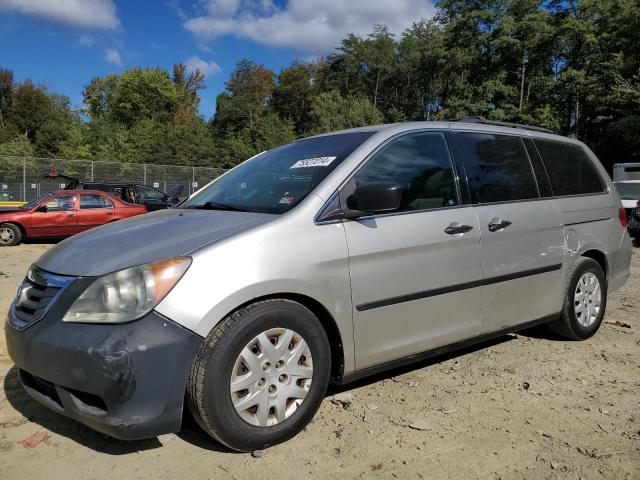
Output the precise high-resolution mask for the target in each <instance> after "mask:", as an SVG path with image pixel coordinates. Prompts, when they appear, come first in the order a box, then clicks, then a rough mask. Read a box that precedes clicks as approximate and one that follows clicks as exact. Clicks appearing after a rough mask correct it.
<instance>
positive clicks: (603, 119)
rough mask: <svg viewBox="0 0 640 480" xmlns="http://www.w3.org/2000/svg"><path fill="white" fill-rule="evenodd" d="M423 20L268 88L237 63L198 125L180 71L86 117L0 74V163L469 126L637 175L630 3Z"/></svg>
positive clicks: (227, 162)
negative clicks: (375, 127)
mask: <svg viewBox="0 0 640 480" xmlns="http://www.w3.org/2000/svg"><path fill="white" fill-rule="evenodd" d="M436 10H437V12H436V16H435V17H434V18H432V19H422V20H420V21H418V22H416V23H414V24H413V25H412V26H411V27H410V28H408V29H406V30H405V31H404V32H391V31H389V29H388V28H387V27H386V26H384V25H376V26H374V27H373V29H372V32H371V34H369V35H367V36H364V37H360V36H357V35H354V34H350V35H347V36H346V37H345V38H344V39H343V40H342V41H341V42H340V44H339V45H338V46H337V49H336V51H335V53H333V54H332V55H330V56H328V57H327V58H321V59H319V60H317V61H315V62H308V63H304V62H293V63H292V65H291V66H289V67H287V68H284V69H282V70H281V71H280V73H279V74H277V75H276V74H275V73H274V72H272V71H271V70H269V69H268V68H266V67H264V66H262V65H259V64H257V63H254V62H252V61H249V60H242V61H240V62H238V63H237V65H236V68H235V70H234V71H233V72H232V73H231V74H230V75H229V78H228V80H227V82H226V89H225V91H224V92H222V93H220V94H219V95H218V98H217V105H216V111H215V113H214V114H213V115H212V117H211V118H210V119H209V121H207V122H206V121H205V120H204V119H203V118H202V117H201V116H199V115H198V108H199V105H200V95H199V94H200V91H201V90H202V89H203V88H204V77H203V75H202V74H201V73H200V72H198V71H195V72H189V73H188V72H187V70H186V67H185V66H184V65H175V66H174V67H173V69H172V71H171V72H168V71H165V70H163V69H160V68H134V69H131V70H127V71H125V72H123V73H122V74H110V75H106V76H104V77H98V78H94V79H93V80H92V81H91V82H90V83H89V84H88V85H87V86H86V87H85V89H84V92H83V94H84V105H85V107H86V109H85V111H84V112H83V113H84V114H85V115H86V117H81V116H80V115H79V114H78V113H77V112H74V111H73V110H72V109H71V108H70V106H69V101H68V99H66V98H65V97H61V96H58V95H54V94H51V93H49V92H47V90H46V89H45V88H44V87H41V86H37V85H34V84H33V83H32V82H30V81H26V82H22V83H15V82H14V80H13V73H12V72H11V71H10V70H6V69H0V150H1V151H12V152H15V151H25V152H28V154H37V155H43V156H59V157H66V158H70V157H85V158H89V157H92V158H95V159H101V160H121V161H126V162H156V163H179V164H187V165H189V164H190V165H202V166H218V167H230V166H233V165H235V164H237V163H238V162H240V161H242V160H244V159H246V158H248V157H250V156H252V155H254V154H255V153H258V152H260V151H262V150H265V149H268V148H271V147H274V146H276V145H279V144H282V143H286V142H289V141H292V140H294V139H295V138H298V137H302V136H306V135H310V134H315V133H323V132H327V131H331V130H339V129H345V128H351V127H357V126H362V125H369V124H375V123H382V122H398V121H411V120H436V119H451V118H456V117H461V116H465V115H483V116H486V117H488V118H491V119H496V120H502V121H514V122H521V123H528V124H532V125H539V126H543V127H546V128H549V129H551V130H553V131H555V132H558V133H560V134H564V135H570V136H573V137H577V138H579V139H581V140H583V141H585V142H586V143H588V144H589V145H590V146H591V147H592V148H593V149H594V150H595V151H596V153H597V154H598V155H599V156H600V158H601V160H603V163H605V165H607V166H610V165H611V164H612V163H613V162H621V161H631V160H639V158H638V156H639V155H640V153H639V152H640V54H639V53H638V52H640V35H639V34H638V32H640V3H638V1H637V0H439V1H437V2H436ZM394 33H395V34H396V35H397V36H395V35H394Z"/></svg>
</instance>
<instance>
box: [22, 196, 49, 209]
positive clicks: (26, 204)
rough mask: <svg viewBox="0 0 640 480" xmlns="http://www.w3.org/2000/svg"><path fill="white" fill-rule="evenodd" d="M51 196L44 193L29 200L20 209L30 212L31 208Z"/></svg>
mask: <svg viewBox="0 0 640 480" xmlns="http://www.w3.org/2000/svg"><path fill="white" fill-rule="evenodd" d="M50 196H51V194H50V193H45V194H43V195H40V196H39V197H38V198H35V199H33V200H31V201H30V202H28V203H25V204H24V205H23V206H22V207H20V208H23V209H25V210H31V209H32V208H33V207H35V206H36V205H38V204H39V203H40V202H42V201H44V200H45V199H47V198H49V197H50Z"/></svg>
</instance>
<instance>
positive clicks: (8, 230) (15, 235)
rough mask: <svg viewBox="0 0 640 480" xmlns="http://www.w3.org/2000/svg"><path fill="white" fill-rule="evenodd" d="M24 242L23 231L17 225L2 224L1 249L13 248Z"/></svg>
mask: <svg viewBox="0 0 640 480" xmlns="http://www.w3.org/2000/svg"><path fill="white" fill-rule="evenodd" d="M21 240H22V231H21V230H20V227H18V226H17V225H16V224H15V223H0V247H13V246H14V245H18V244H19V243H20V241H21Z"/></svg>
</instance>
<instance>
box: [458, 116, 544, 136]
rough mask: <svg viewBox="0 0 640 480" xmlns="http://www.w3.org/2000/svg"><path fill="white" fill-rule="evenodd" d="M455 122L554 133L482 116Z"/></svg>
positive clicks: (463, 118) (464, 118)
mask: <svg viewBox="0 0 640 480" xmlns="http://www.w3.org/2000/svg"><path fill="white" fill-rule="evenodd" d="M454 122H464V123H481V124H483V125H495V126H496V127H511V128H522V129H523V130H533V131H535V132H544V133H553V131H551V130H549V129H548V128H542V127H532V126H531V125H523V124H522V123H511V122H500V121H498V120H489V119H487V118H484V117H480V116H476V117H462V118H458V119H457V120H454Z"/></svg>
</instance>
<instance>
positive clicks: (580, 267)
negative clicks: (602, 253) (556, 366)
mask: <svg viewBox="0 0 640 480" xmlns="http://www.w3.org/2000/svg"><path fill="white" fill-rule="evenodd" d="M606 307H607V279H606V277H605V274H604V272H603V271H602V267H601V266H600V264H599V263H598V262H596V261H595V260H593V259H592V258H587V257H580V258H579V259H578V260H577V261H576V263H575V264H574V266H573V270H572V272H571V274H570V275H569V283H568V285H567V290H566V291H565V299H564V305H563V307H562V312H561V314H560V318H558V319H557V320H556V321H555V322H553V323H551V324H549V327H550V328H551V330H552V331H554V332H555V333H557V334H559V335H562V336H563V337H566V338H569V339H571V340H586V339H587V338H589V337H591V336H592V335H594V334H595V333H596V332H597V331H598V329H599V328H600V325H601V324H602V318H603V317H604V312H605V309H606Z"/></svg>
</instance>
